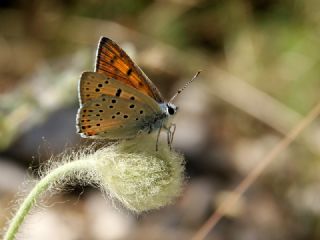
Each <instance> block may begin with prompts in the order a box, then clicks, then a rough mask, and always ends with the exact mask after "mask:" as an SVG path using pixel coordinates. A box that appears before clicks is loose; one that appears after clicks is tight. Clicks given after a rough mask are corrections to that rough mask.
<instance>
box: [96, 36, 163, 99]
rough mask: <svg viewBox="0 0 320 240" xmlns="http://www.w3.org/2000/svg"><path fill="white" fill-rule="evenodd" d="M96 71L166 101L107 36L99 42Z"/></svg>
mask: <svg viewBox="0 0 320 240" xmlns="http://www.w3.org/2000/svg"><path fill="white" fill-rule="evenodd" d="M96 72H98V73H102V74H104V75H106V76H107V77H110V78H113V79H116V80H118V81H120V82H122V83H124V84H126V85H129V86H131V87H133V88H136V89H137V90H138V91H139V92H141V93H143V94H146V95H148V96H150V97H152V98H153V99H155V100H156V101H157V102H159V103H163V102H164V100H163V97H162V96H161V94H160V92H159V90H158V89H157V88H156V86H155V85H154V84H153V83H152V82H151V80H150V79H149V78H148V77H147V76H146V75H145V74H144V72H143V71H142V70H141V69H140V68H139V67H138V66H137V65H136V64H135V63H134V62H133V61H132V60H131V59H130V57H129V56H128V55H127V54H126V53H125V52H124V51H123V50H122V49H121V48H120V47H119V46H118V45H117V44H116V43H115V42H113V41H112V40H110V39H108V38H106V37H102V38H101V39H100V42H99V46H98V52H97V62H96Z"/></svg>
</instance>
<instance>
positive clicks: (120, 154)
mask: <svg viewBox="0 0 320 240" xmlns="http://www.w3.org/2000/svg"><path fill="white" fill-rule="evenodd" d="M159 144H160V145H159V147H158V151H156V140H155V139H154V138H153V137H150V136H143V137H137V138H135V139H132V140H128V141H121V142H119V143H114V144H112V145H109V146H105V147H102V148H100V149H98V150H97V151H95V149H96V146H94V145H93V146H90V147H88V148H85V149H83V150H81V151H77V152H74V153H71V154H69V153H65V154H63V155H62V156H61V160H60V161H57V160H55V159H51V160H50V161H49V162H50V163H51V164H49V166H47V167H46V170H45V171H42V174H41V179H40V180H39V181H38V182H37V183H36V185H35V187H34V188H33V189H32V190H31V192H30V193H29V194H28V195H27V196H26V198H25V199H24V201H23V202H22V203H21V205H20V206H19V208H18V209H17V212H16V214H15V215H14V217H13V219H12V220H11V221H10V224H9V227H8V229H7V231H6V233H5V235H4V240H13V239H15V236H16V234H17V232H18V230H19V228H20V226H21V224H22V223H23V221H24V219H25V218H26V216H27V214H28V213H29V211H30V210H31V208H32V207H33V206H34V205H35V204H36V203H37V201H38V199H39V198H40V197H41V196H42V195H44V194H45V193H51V194H52V193H56V192H58V191H61V189H63V185H64V184H66V183H67V184H84V185H87V184H93V185H99V186H100V188H101V190H102V191H103V192H104V193H106V194H107V195H108V196H109V197H111V199H112V200H116V202H120V203H122V205H123V206H125V207H126V208H128V209H129V210H131V211H133V212H136V213H141V212H144V211H148V210H152V209H157V208H160V207H163V206H165V205H168V204H170V203H172V201H173V200H174V199H175V198H176V197H177V196H179V194H180V193H181V189H182V185H183V181H184V158H183V156H182V155H180V154H178V153H176V152H175V151H174V150H171V149H170V148H169V147H168V145H167V144H165V143H159Z"/></svg>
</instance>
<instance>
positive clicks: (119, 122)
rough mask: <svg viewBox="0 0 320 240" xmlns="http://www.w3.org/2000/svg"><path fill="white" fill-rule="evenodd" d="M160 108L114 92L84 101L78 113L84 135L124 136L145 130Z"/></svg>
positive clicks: (93, 136)
mask: <svg viewBox="0 0 320 240" xmlns="http://www.w3.org/2000/svg"><path fill="white" fill-rule="evenodd" d="M158 114H159V112H155V111H154V110H153V109H152V108H150V107H149V106H148V105H147V104H144V103H141V102H137V101H133V100H130V99H129V100H128V99H122V98H118V97H111V96H101V97H98V98H96V99H94V100H91V101H88V102H86V103H84V105H83V106H82V107H80V109H79V111H78V116H77V129H78V132H79V133H80V134H81V136H82V137H91V138H109V139H123V138H130V137H134V136H136V135H137V134H138V133H139V132H142V131H146V130H147V128H148V124H147V123H149V122H150V121H153V120H154V119H155V118H156V116H157V115H158Z"/></svg>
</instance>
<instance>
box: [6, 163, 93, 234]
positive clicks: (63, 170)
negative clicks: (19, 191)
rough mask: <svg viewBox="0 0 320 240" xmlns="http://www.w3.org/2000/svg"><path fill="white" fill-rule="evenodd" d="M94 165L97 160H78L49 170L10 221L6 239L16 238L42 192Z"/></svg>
mask: <svg viewBox="0 0 320 240" xmlns="http://www.w3.org/2000/svg"><path fill="white" fill-rule="evenodd" d="M93 167H95V161H93V160H90V161H89V160H88V161H85V160H76V161H72V162H68V163H65V164H63V165H62V166H59V167H57V168H55V169H53V170H52V171H51V172H49V173H48V175H46V176H45V177H44V178H42V179H41V180H40V181H39V182H38V183H37V184H36V186H35V187H34V188H33V189H32V190H31V192H30V193H29V194H28V196H27V197H26V198H25V200H24V201H23V203H22V204H21V205H20V207H19V209H18V211H17V212H16V214H15V216H14V217H13V219H12V220H11V222H10V225H9V227H8V230H7V232H6V233H5V236H4V240H13V239H14V238H15V236H16V234H17V232H18V230H19V228H20V226H21V224H22V223H23V221H24V219H25V218H26V216H27V214H28V213H29V211H30V209H31V208H32V207H33V206H34V205H35V204H36V202H37V199H38V198H39V197H40V196H41V194H42V193H44V192H45V191H46V190H48V189H49V188H50V187H51V186H53V184H55V183H56V182H57V181H61V179H63V178H65V177H69V176H73V175H74V174H75V173H79V172H85V171H87V170H88V169H89V170H90V169H91V170H92V168H93Z"/></svg>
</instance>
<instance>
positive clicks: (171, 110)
mask: <svg viewBox="0 0 320 240" xmlns="http://www.w3.org/2000/svg"><path fill="white" fill-rule="evenodd" d="M166 108H167V109H166V110H167V114H168V116H173V115H175V114H176V112H177V111H178V107H177V106H176V105H174V104H172V103H170V102H169V103H167V104H166Z"/></svg>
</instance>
